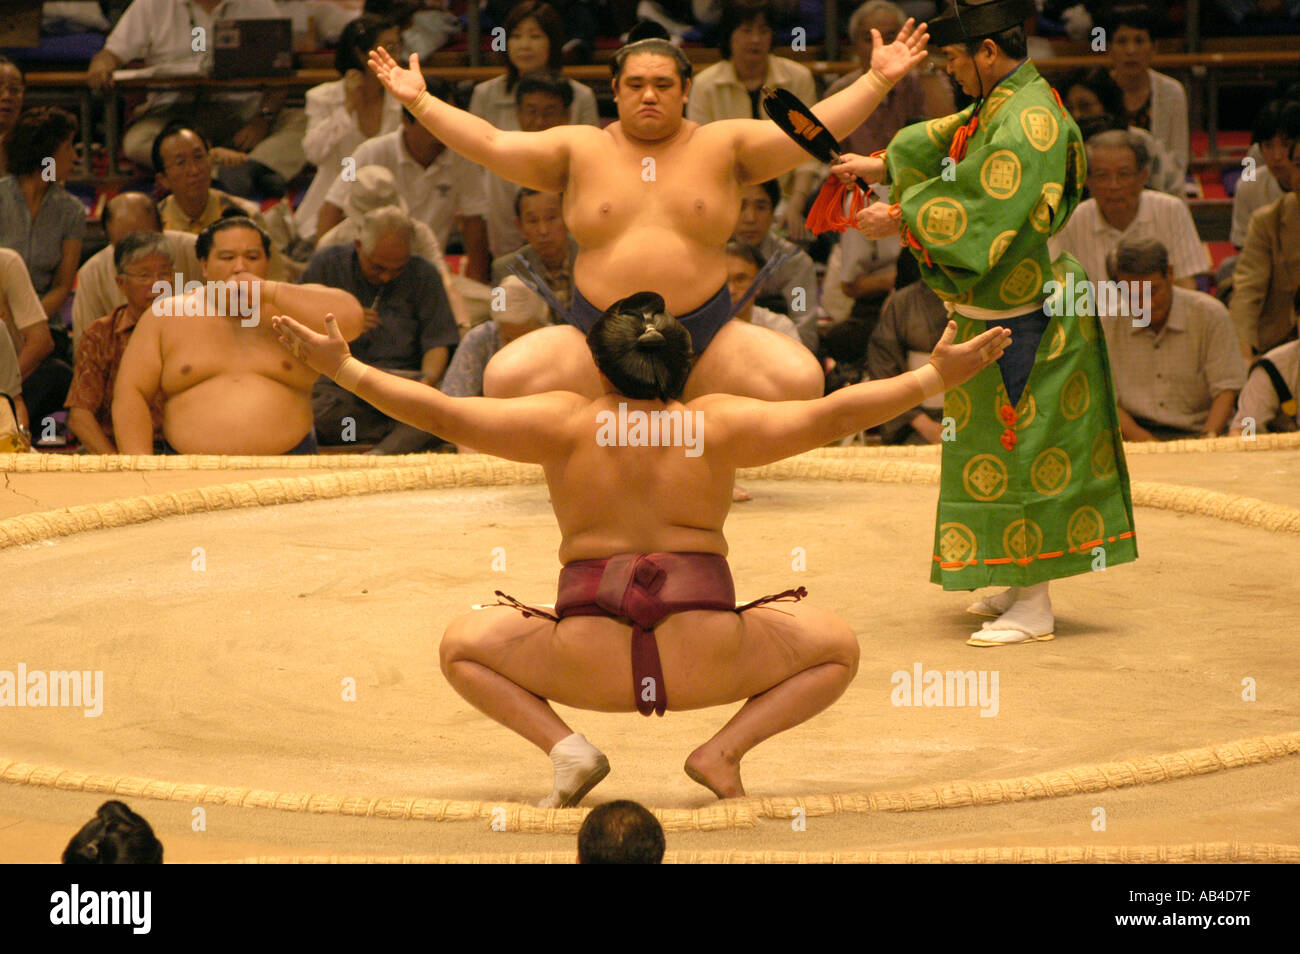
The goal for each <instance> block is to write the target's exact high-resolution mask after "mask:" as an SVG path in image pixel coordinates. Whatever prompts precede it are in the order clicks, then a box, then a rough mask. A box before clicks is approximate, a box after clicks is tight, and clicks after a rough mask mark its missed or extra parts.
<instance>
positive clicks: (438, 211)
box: [316, 77, 489, 282]
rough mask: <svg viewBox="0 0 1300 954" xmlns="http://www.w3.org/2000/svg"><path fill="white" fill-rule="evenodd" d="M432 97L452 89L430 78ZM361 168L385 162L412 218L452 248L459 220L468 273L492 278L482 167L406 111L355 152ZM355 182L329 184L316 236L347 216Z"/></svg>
mask: <svg viewBox="0 0 1300 954" xmlns="http://www.w3.org/2000/svg"><path fill="white" fill-rule="evenodd" d="M428 82H429V95H430V96H437V97H438V98H439V99H443V100H446V99H448V97H449V95H450V89H449V87H448V86H447V84H446V83H445V82H443V81H442V80H439V79H437V78H436V77H435V78H430V79H429V81H428ZM352 158H353V159H355V160H356V165H357V168H358V169H359V168H361V167H362V166H372V165H373V166H383V167H384V168H385V169H387V170H388V171H389V172H391V173H392V174H393V179H394V181H396V182H397V191H398V192H399V193H400V194H401V195H402V196H403V197H404V198H405V199H406V201H407V202H408V203H409V204H410V206H411V216H412V218H414V219H415V220H416V221H417V222H424V223H425V224H426V225H428V226H429V228H431V229H433V232H434V234H435V235H437V236H438V243H439V245H440V246H441V247H442V248H443V249H446V247H447V240H448V238H449V237H450V236H451V232H452V229H453V228H454V227H456V226H457V225H458V224H459V229H460V236H461V240H462V241H463V242H464V245H465V254H466V256H467V258H468V259H469V261H468V263H467V264H466V267H465V273H466V274H467V275H468V276H469V277H470V278H472V279H474V280H475V281H480V282H486V281H487V280H488V267H489V258H488V245H487V226H486V225H485V224H484V221H483V217H484V215H486V214H487V197H486V196H485V194H484V191H483V169H482V168H481V167H479V166H475V165H474V164H473V163H471V162H470V161H469V160H468V159H466V158H464V157H463V156H459V155H457V154H456V153H454V152H452V151H451V150H450V149H448V148H447V147H446V146H444V145H443V144H442V143H441V142H439V141H438V140H437V139H436V138H434V135H433V133H431V132H429V131H428V130H427V129H425V128H424V127H423V126H422V125H420V123H418V122H416V121H415V117H414V116H412V115H411V113H410V111H408V110H402V128H401V129H398V130H394V131H393V132H390V133H385V134H384V135H382V136H376V137H375V138H373V139H367V140H366V141H365V142H363V143H362V144H361V145H359V146H357V148H356V151H355V152H354V153H353V156H352ZM354 187H355V183H354V182H352V181H349V179H345V178H344V177H343V176H342V174H340V175H339V177H338V178H337V179H336V180H335V181H334V185H332V186H330V190H329V192H328V193H326V195H325V201H324V203H323V204H322V205H321V211H320V216H319V218H318V219H317V224H316V234H317V235H324V234H325V233H326V232H328V231H329V230H330V229H332V228H333V227H334V226H335V225H337V224H338V223H339V222H340V221H342V219H343V215H344V212H343V209H344V206H345V205H346V203H347V196H348V192H349V191H351V189H353V188H354Z"/></svg>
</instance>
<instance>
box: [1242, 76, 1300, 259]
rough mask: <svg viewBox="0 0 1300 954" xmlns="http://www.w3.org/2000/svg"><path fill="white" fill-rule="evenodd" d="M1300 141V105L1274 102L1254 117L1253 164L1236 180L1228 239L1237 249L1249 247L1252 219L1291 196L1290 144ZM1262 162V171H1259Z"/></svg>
mask: <svg viewBox="0 0 1300 954" xmlns="http://www.w3.org/2000/svg"><path fill="white" fill-rule="evenodd" d="M1297 139H1300V102H1297V101H1296V100H1287V99H1275V100H1271V101H1270V102H1268V103H1266V104H1265V105H1264V108H1263V109H1261V110H1260V111H1259V115H1258V116H1256V117H1255V126H1254V128H1253V129H1252V130H1251V136H1250V143H1251V153H1257V155H1251V154H1250V153H1247V156H1248V157H1249V158H1250V162H1249V163H1247V164H1246V169H1247V170H1249V172H1247V171H1245V170H1243V172H1242V175H1241V178H1240V179H1238V180H1237V192H1236V194H1235V195H1233V197H1232V233H1231V235H1230V236H1229V237H1230V238H1231V239H1232V244H1233V245H1235V246H1237V248H1239V249H1240V248H1244V247H1245V245H1246V233H1247V230H1248V229H1249V228H1250V219H1251V216H1253V215H1254V214H1255V213H1256V212H1257V211H1259V210H1260V209H1262V208H1263V207H1264V206H1266V205H1271V204H1272V203H1274V202H1276V201H1277V200H1278V199H1280V198H1282V195H1283V193H1286V192H1290V191H1291V189H1292V185H1293V184H1292V182H1291V148H1290V147H1291V143H1293V142H1295V141H1296V140H1297ZM1260 160H1263V168H1261V167H1260Z"/></svg>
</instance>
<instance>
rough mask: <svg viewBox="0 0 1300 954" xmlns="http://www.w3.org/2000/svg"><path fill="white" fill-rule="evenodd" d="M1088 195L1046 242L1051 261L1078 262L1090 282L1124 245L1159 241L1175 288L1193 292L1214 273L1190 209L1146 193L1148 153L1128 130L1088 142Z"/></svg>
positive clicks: (1169, 198) (1171, 198) (1160, 195)
mask: <svg viewBox="0 0 1300 954" xmlns="http://www.w3.org/2000/svg"><path fill="white" fill-rule="evenodd" d="M1087 150H1088V191H1089V192H1091V193H1092V198H1090V199H1087V200H1086V201H1084V202H1081V203H1080V204H1079V207H1078V208H1077V209H1075V210H1074V215H1072V216H1070V220H1069V221H1068V222H1066V223H1065V228H1063V229H1061V231H1059V232H1057V233H1056V234H1055V235H1054V236H1052V238H1051V239H1049V240H1048V248H1049V249H1050V250H1051V253H1052V255H1053V257H1055V256H1057V255H1059V254H1060V253H1061V252H1062V251H1066V252H1069V253H1070V254H1071V255H1073V256H1074V257H1075V258H1077V259H1078V260H1079V262H1080V264H1082V265H1083V267H1084V270H1085V271H1087V273H1088V277H1089V278H1091V279H1092V280H1093V281H1098V280H1100V279H1101V278H1102V276H1104V275H1105V274H1106V256H1107V255H1108V254H1109V253H1110V252H1112V251H1114V250H1115V248H1116V246H1118V245H1119V243H1120V242H1122V241H1124V240H1125V239H1146V238H1152V239H1160V240H1161V241H1162V242H1164V243H1166V247H1167V248H1168V249H1169V258H1170V262H1171V264H1172V267H1173V270H1174V280H1175V282H1176V283H1177V284H1178V285H1180V286H1181V287H1183V288H1189V289H1195V288H1196V278H1197V276H1198V275H1205V274H1207V273H1208V272H1209V270H1210V253H1209V252H1207V251H1206V250H1205V245H1204V243H1203V242H1202V241H1201V237H1200V235H1198V234H1197V232H1196V223H1195V222H1193V221H1192V213H1191V212H1190V211H1189V210H1188V208H1187V203H1186V202H1184V201H1183V200H1182V199H1177V198H1175V197H1174V196H1172V195H1167V194H1165V193H1163V192H1155V191H1153V190H1151V189H1146V188H1143V185H1142V183H1144V182H1146V180H1147V175H1148V172H1149V169H1148V163H1149V161H1150V157H1149V156H1148V155H1147V151H1146V147H1145V146H1143V145H1142V142H1141V140H1139V139H1138V138H1137V137H1136V136H1133V135H1132V134H1130V133H1129V132H1128V131H1127V130H1123V129H1112V130H1110V131H1108V132H1104V133H1098V134H1097V135H1095V136H1093V137H1092V138H1091V139H1089V140H1088V142H1087Z"/></svg>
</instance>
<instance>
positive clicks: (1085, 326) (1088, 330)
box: [1075, 308, 1097, 344]
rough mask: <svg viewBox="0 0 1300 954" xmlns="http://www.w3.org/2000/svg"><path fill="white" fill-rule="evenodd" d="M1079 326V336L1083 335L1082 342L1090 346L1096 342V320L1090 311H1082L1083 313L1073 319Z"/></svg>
mask: <svg viewBox="0 0 1300 954" xmlns="http://www.w3.org/2000/svg"><path fill="white" fill-rule="evenodd" d="M1075 321H1077V322H1078V324H1079V334H1081V335H1083V340H1084V341H1086V342H1088V343H1089V344H1092V343H1093V342H1095V341H1096V340H1097V319H1096V318H1095V317H1093V314H1092V311H1091V310H1090V309H1086V308H1085V309H1084V311H1083V313H1082V314H1080V315H1077V316H1076V317H1075Z"/></svg>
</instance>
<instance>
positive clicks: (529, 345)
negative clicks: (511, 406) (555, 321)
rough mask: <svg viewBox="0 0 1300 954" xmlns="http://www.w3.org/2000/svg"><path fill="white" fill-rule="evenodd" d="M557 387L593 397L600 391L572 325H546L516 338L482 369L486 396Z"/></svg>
mask: <svg viewBox="0 0 1300 954" xmlns="http://www.w3.org/2000/svg"><path fill="white" fill-rule="evenodd" d="M561 390H563V391H576V392H578V393H580V394H586V395H588V396H590V397H593V398H594V397H599V396H600V394H601V393H602V391H603V389H602V388H601V385H600V375H599V372H597V370H596V363H595V361H593V360H592V357H591V350H590V349H589V348H588V347H587V339H586V337H585V336H584V335H583V333H582V332H581V331H579V330H578V329H577V328H575V327H574V326H573V325H548V326H547V327H545V328H538V329H537V330H536V331H530V332H528V334H526V335H523V336H522V337H519V338H516V339H515V340H514V341H512V342H510V344H508V345H506V346H505V347H504V348H502V349H501V350H500V351H498V352H497V353H496V354H494V355H493V356H492V359H491V360H490V361H489V362H488V365H487V368H486V369H485V370H484V372H483V394H484V395H485V396H487V397H500V398H510V397H521V396H523V395H526V394H541V393H543V392H545V391H561Z"/></svg>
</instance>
